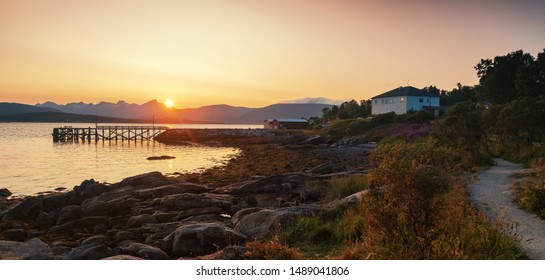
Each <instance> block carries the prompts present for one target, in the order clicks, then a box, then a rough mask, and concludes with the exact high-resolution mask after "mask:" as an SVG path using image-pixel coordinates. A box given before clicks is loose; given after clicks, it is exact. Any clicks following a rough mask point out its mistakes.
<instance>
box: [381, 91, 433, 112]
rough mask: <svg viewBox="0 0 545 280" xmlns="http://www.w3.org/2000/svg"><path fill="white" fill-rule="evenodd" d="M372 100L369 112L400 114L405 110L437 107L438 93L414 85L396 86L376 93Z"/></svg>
mask: <svg viewBox="0 0 545 280" xmlns="http://www.w3.org/2000/svg"><path fill="white" fill-rule="evenodd" d="M371 100H372V105H371V106H372V109H371V113H372V114H373V115H378V114H384V113H389V112H394V113H396V114H397V115H402V114H405V113H407V112H415V111H422V110H424V109H427V110H430V109H432V108H434V107H439V95H438V94H432V93H429V92H427V91H423V90H421V89H417V88H415V87H411V86H407V87H398V88H396V89H393V90H390V91H388V92H385V93H383V94H380V95H377V96H375V97H373V98H371Z"/></svg>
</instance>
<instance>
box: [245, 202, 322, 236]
mask: <svg viewBox="0 0 545 280" xmlns="http://www.w3.org/2000/svg"><path fill="white" fill-rule="evenodd" d="M319 209H320V208H319V207H318V206H316V205H299V206H295V207H287V208H281V209H278V210H271V209H264V210H261V211H259V212H254V213H250V214H248V215H246V216H244V217H243V218H242V219H240V220H239V221H238V223H236V224H235V230H236V231H238V232H240V233H241V234H243V235H246V236H248V237H251V238H254V239H258V240H263V239H265V238H266V237H268V236H269V235H270V234H271V233H272V232H273V231H274V230H275V229H276V227H278V226H281V227H284V226H287V225H290V224H291V223H293V222H294V221H295V219H296V218H297V217H300V216H303V215H312V214H314V213H316V212H317V211H318V210H319Z"/></svg>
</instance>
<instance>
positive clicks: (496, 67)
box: [475, 50, 533, 104]
mask: <svg viewBox="0 0 545 280" xmlns="http://www.w3.org/2000/svg"><path fill="white" fill-rule="evenodd" d="M532 62H533V57H532V56H531V55H530V54H527V53H524V52H523V51H522V50H518V51H515V52H512V53H509V54H507V55H505V56H496V57H495V58H494V60H490V59H481V61H480V62H479V63H478V64H477V65H476V66H475V70H476V71H477V76H478V77H479V83H480V90H479V95H480V97H481V99H482V100H483V101H485V102H489V103H492V104H505V103H508V102H510V101H511V100H514V99H516V98H517V97H518V92H517V87H516V84H515V81H516V80H517V73H518V72H519V71H521V69H523V68H524V67H528V66H529V65H530V64H531V63H532Z"/></svg>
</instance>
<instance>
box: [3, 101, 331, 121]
mask: <svg viewBox="0 0 545 280" xmlns="http://www.w3.org/2000/svg"><path fill="white" fill-rule="evenodd" d="M326 107H328V108H330V107H332V105H328V104H273V105H269V106H266V107H261V108H248V107H235V106H230V105H226V104H221V105H210V106H203V107H199V108H188V109H174V108H167V107H166V106H164V105H163V104H162V103H159V102H158V101H157V100H151V101H149V102H146V103H144V104H130V103H127V102H124V101H119V102H117V103H110V102H100V103H97V104H91V103H82V102H79V103H68V104H65V105H59V104H56V103H54V102H45V103H41V104H36V105H34V106H32V105H26V104H18V103H0V121H4V122H10V121H11V122H14V121H35V122H39V121H59V122H69V121H72V122H84V121H87V120H89V119H92V121H91V122H94V120H96V119H97V118H98V117H100V118H102V119H101V120H100V122H151V121H152V120H153V121H155V122H156V123H238V124H261V123H263V121H264V120H265V119H269V118H307V119H308V118H310V117H315V116H321V115H322V110H323V109H324V108H326Z"/></svg>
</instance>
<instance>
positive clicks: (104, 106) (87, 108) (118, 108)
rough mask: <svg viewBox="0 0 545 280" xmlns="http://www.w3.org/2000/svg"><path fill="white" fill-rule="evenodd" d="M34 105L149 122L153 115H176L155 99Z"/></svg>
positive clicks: (160, 116)
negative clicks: (133, 102)
mask: <svg viewBox="0 0 545 280" xmlns="http://www.w3.org/2000/svg"><path fill="white" fill-rule="evenodd" d="M36 107H40V108H53V109H57V110H60V111H62V112H65V113H72V114H83V115H98V116H106V117H113V118H128V119H145V120H149V121H150V122H151V121H152V118H153V117H157V118H166V117H176V112H175V110H173V109H172V110H169V109H168V108H166V107H165V106H164V105H163V104H161V103H159V102H158V101H157V100H155V99H154V100H151V101H149V102H147V103H144V104H142V105H138V104H129V103H127V102H125V101H118V102H117V103H110V102H100V103H98V104H92V103H89V104H87V103H82V102H78V103H68V104H66V105H58V104H56V103H54V102H50V101H48V102H45V103H43V104H36Z"/></svg>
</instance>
